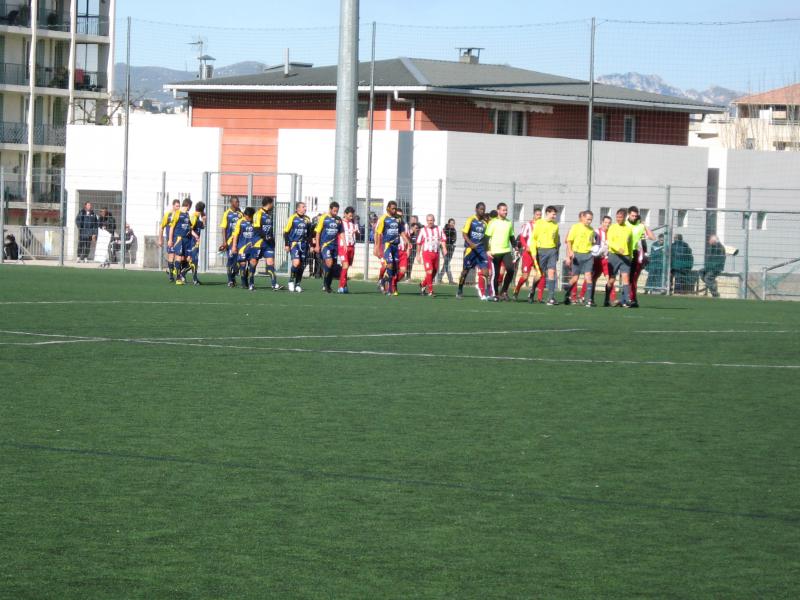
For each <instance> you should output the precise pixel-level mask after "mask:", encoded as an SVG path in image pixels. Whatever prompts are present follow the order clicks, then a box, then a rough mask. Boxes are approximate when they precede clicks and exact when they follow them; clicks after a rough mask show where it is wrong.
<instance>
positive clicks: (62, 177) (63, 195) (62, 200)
mask: <svg viewBox="0 0 800 600" xmlns="http://www.w3.org/2000/svg"><path fill="white" fill-rule="evenodd" d="M60 171H61V173H60V174H59V183H60V184H61V190H60V193H59V204H60V205H61V208H60V211H61V252H60V253H59V256H58V266H59V267H63V266H64V249H65V248H66V240H65V239H64V238H66V237H67V190H66V185H67V178H66V173H65V172H64V169H63V168H62V169H60Z"/></svg>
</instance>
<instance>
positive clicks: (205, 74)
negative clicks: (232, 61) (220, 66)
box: [188, 38, 217, 79]
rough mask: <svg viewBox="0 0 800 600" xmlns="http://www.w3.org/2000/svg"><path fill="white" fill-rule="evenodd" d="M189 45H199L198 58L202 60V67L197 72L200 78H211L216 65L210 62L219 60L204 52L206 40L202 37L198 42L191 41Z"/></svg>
mask: <svg viewBox="0 0 800 600" xmlns="http://www.w3.org/2000/svg"><path fill="white" fill-rule="evenodd" d="M188 44H189V46H197V60H198V61H199V62H200V68H199V71H198V74H197V77H198V78H199V79H211V77H212V76H213V75H214V65H211V64H208V63H211V62H214V61H215V60H217V59H216V58H214V57H213V56H209V55H208V54H203V48H204V46H205V42H204V41H203V39H202V38H197V41H196V42H189V43H188Z"/></svg>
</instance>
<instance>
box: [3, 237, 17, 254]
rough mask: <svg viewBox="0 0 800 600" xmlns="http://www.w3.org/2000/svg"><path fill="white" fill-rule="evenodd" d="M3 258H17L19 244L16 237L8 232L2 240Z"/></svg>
mask: <svg viewBox="0 0 800 600" xmlns="http://www.w3.org/2000/svg"><path fill="white" fill-rule="evenodd" d="M3 258H4V259H6V260H19V245H18V244H17V238H15V237H14V236H13V235H11V234H10V233H9V234H8V235H7V236H6V239H5V240H3Z"/></svg>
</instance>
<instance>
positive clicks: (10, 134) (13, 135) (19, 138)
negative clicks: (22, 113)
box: [0, 122, 28, 144]
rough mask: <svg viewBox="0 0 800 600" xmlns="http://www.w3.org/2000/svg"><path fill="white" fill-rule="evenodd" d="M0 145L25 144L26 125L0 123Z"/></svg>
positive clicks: (26, 141) (26, 139) (26, 140)
mask: <svg viewBox="0 0 800 600" xmlns="http://www.w3.org/2000/svg"><path fill="white" fill-rule="evenodd" d="M0 143H3V144H27V143H28V125H27V123H6V122H1V123H0Z"/></svg>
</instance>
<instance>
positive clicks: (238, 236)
mask: <svg viewBox="0 0 800 600" xmlns="http://www.w3.org/2000/svg"><path fill="white" fill-rule="evenodd" d="M255 212H256V209H255V208H253V207H252V206H248V207H247V208H245V209H244V215H243V216H242V218H241V219H239V220H238V221H237V222H236V227H234V229H233V234H232V236H231V239H232V241H231V252H233V253H234V254H235V255H236V262H237V263H239V272H240V273H241V275H242V287H243V288H245V289H249V290H250V291H251V292H252V291H253V290H255V289H256V267H257V266H258V258H259V256H261V244H260V242H261V237H260V235H259V233H258V231H256V228H255V227H254V226H253V215H254V214H255Z"/></svg>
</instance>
